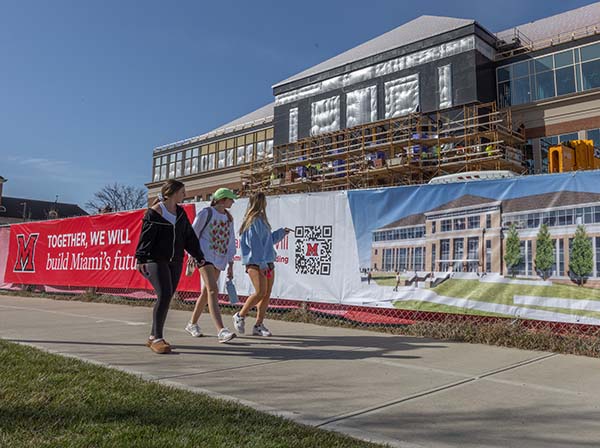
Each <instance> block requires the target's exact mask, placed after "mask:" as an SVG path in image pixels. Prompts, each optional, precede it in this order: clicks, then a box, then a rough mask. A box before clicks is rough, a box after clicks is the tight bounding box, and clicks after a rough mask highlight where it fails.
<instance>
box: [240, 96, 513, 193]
mask: <svg viewBox="0 0 600 448" xmlns="http://www.w3.org/2000/svg"><path fill="white" fill-rule="evenodd" d="M524 144H525V135H524V128H523V126H520V127H519V128H517V129H515V128H514V127H513V123H512V116H511V112H510V109H502V110H498V109H497V107H496V103H485V104H476V105H468V106H461V107H459V108H454V109H449V110H445V111H439V112H434V113H413V114H410V115H406V116H402V117H397V118H392V119H387V120H381V121H377V122H372V123H368V124H363V125H360V126H356V127H353V128H348V129H344V130H341V131H336V132H331V133H327V134H322V135H318V136H313V137H309V138H305V139H302V140H299V141H297V142H293V143H288V144H285V145H280V146H276V147H275V148H274V157H273V158H272V159H269V160H262V161H258V162H256V161H255V162H253V163H251V164H250V165H249V166H248V168H247V169H246V170H245V171H243V172H242V181H243V185H244V192H243V193H244V194H251V193H255V192H258V191H263V192H265V193H267V194H287V193H298V192H312V191H330V190H348V189H357V188H371V187H380V186H394V185H411V184H422V183H427V182H428V181H429V180H431V179H432V178H434V177H436V176H440V175H445V174H452V173H459V172H464V171H475V170H477V171H484V170H510V171H514V172H515V173H518V174H520V173H524V172H525V166H524V158H523V148H524Z"/></svg>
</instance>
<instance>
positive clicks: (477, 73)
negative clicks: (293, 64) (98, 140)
mask: <svg viewBox="0 0 600 448" xmlns="http://www.w3.org/2000/svg"><path fill="white" fill-rule="evenodd" d="M598 31H600V2H599V3H594V4H591V5H588V6H585V7H582V8H578V9H574V10H571V11H567V12H564V13H562V14H558V15H556V16H552V17H547V18H543V19H540V20H537V21H533V22H529V23H526V24H523V25H517V26H515V27H513V28H510V29H508V30H503V31H499V32H492V31H489V30H487V29H486V28H485V27H484V26H482V25H481V24H480V23H478V22H477V21H475V20H473V19H459V18H451V17H438V16H421V17H418V18H416V19H414V20H412V21H410V22H408V23H406V24H403V25H401V26H399V27H397V28H395V29H393V30H391V31H389V32H387V33H385V34H383V35H381V36H378V37H376V38H374V39H372V40H370V41H368V42H366V43H364V44H362V45H359V46H357V47H354V48H351V49H350V50H348V51H346V52H344V53H342V54H339V55H337V56H335V57H333V58H331V59H329V60H326V61H324V62H322V63H320V64H317V65H315V66H314V67H310V68H308V69H307V70H304V71H302V72H301V73H298V74H296V75H294V76H291V77H289V78H288V79H286V80H283V81H281V82H279V83H277V84H275V85H274V86H272V88H273V96H274V102H273V103H271V104H269V105H267V106H264V107H262V108H260V109H258V110H256V111H254V112H251V113H249V114H247V115H246V116H244V117H242V118H239V119H237V120H234V121H232V122H231V123H229V124H227V125H225V126H223V127H221V128H219V129H217V130H215V131H210V132H208V133H205V134H202V135H201V136H198V137H193V138H189V139H186V140H182V141H180V142H177V143H173V144H168V145H164V146H161V147H159V148H156V149H155V151H154V157H153V174H152V178H153V181H152V182H151V183H149V184H148V187H149V195H150V196H153V195H154V194H155V192H156V191H157V190H158V189H159V188H160V185H161V184H162V182H163V181H164V180H165V179H168V178H173V177H175V178H178V179H181V180H182V181H184V182H185V183H186V187H187V188H186V189H187V191H188V193H189V194H190V196H191V197H190V199H208V198H209V197H210V192H211V191H214V189H216V188H217V187H219V186H228V187H230V188H232V189H234V190H238V191H239V192H240V193H242V194H248V193H251V192H256V191H264V192H267V193H269V194H285V193H294V192H303V191H326V190H340V189H353V188H367V187H378V186H390V185H406V184H415V183H424V182H428V181H429V180H430V179H432V178H434V177H436V176H440V175H446V174H452V173H461V172H467V171H474V170H509V171H512V172H514V173H516V174H537V173H547V172H549V152H550V148H552V147H554V146H556V145H561V144H564V143H566V142H571V141H575V140H591V141H593V146H596V147H598V146H600V34H598ZM563 152H564V153H565V154H568V152H569V151H568V150H566V151H563ZM592 165H593V166H595V164H592ZM592 165H590V166H592ZM564 166H566V165H564Z"/></svg>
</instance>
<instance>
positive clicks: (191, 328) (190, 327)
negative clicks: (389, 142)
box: [185, 322, 202, 338]
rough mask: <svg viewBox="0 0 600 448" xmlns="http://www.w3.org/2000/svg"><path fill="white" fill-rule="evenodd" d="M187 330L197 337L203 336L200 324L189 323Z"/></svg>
mask: <svg viewBox="0 0 600 448" xmlns="http://www.w3.org/2000/svg"><path fill="white" fill-rule="evenodd" d="M185 331H187V332H188V333H189V334H191V335H192V336H194V337H195V338H199V337H200V336H202V330H201V329H200V325H198V324H193V323H191V322H190V323H189V324H187V325H186V326H185Z"/></svg>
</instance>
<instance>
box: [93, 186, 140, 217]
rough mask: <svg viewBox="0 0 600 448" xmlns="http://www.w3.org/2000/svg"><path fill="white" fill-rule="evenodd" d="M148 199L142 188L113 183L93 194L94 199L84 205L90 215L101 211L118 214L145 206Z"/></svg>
mask: <svg viewBox="0 0 600 448" xmlns="http://www.w3.org/2000/svg"><path fill="white" fill-rule="evenodd" d="M147 203H148V199H147V196H146V190H145V189H144V188H139V187H133V186H131V185H123V184H119V183H117V182H115V183H114V184H112V185H106V186H104V187H102V189H101V190H100V191H97V192H96V193H94V198H93V199H92V200H90V201H88V202H86V203H85V208H87V209H88V211H90V212H92V213H98V212H101V211H103V210H109V209H110V211H114V212H118V211H121V210H135V209H138V208H142V207H144V206H146V204H147Z"/></svg>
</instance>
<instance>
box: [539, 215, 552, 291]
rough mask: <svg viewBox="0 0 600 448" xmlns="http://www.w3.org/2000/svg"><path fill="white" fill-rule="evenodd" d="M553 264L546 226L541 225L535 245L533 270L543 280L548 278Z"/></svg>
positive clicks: (550, 239)
mask: <svg viewBox="0 0 600 448" xmlns="http://www.w3.org/2000/svg"><path fill="white" fill-rule="evenodd" d="M553 264H554V245H553V244H552V238H550V232H549V231H548V225H547V224H542V226H541V227H540V231H539V233H538V235H537V240H536V243H535V268H536V269H537V271H538V272H539V273H540V274H541V276H542V278H543V279H544V280H546V279H548V277H550V270H551V269H552V265H553Z"/></svg>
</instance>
